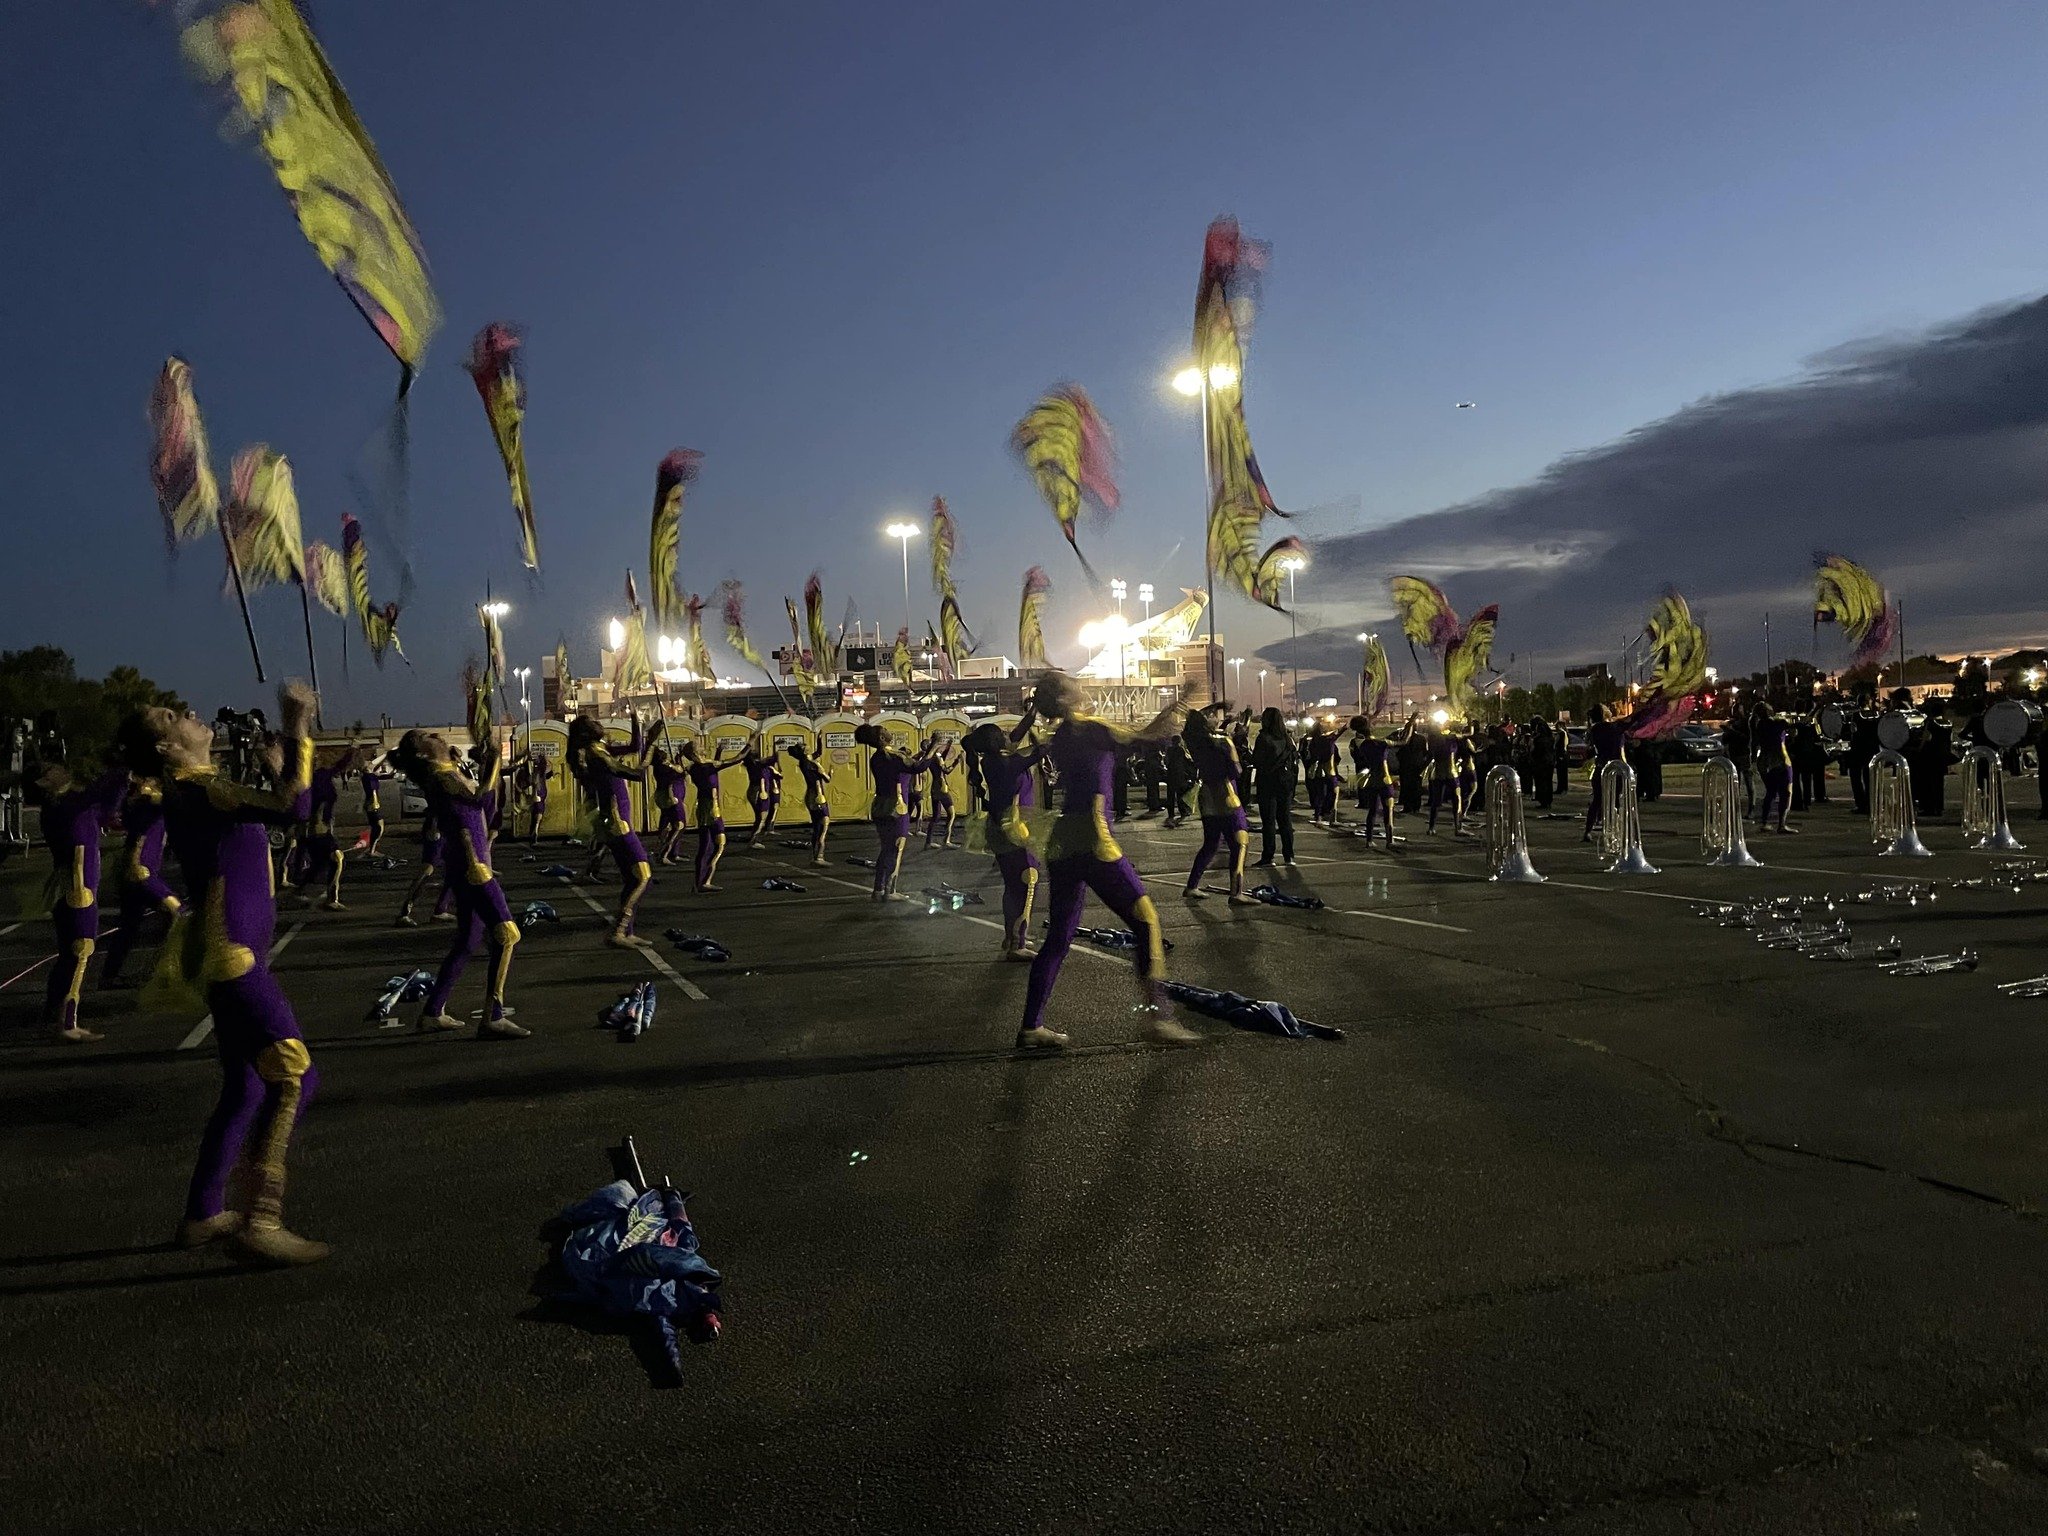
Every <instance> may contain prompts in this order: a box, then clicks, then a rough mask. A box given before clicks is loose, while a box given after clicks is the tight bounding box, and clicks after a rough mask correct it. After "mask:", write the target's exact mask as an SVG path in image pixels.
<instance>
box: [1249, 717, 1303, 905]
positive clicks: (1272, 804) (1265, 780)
mask: <svg viewBox="0 0 2048 1536" xmlns="http://www.w3.org/2000/svg"><path fill="white" fill-rule="evenodd" d="M1300 776H1301V758H1300V755H1299V754H1298V753H1297V752H1296V751H1295V749H1294V738H1293V737H1291V736H1289V735H1288V734H1287V726H1286V723H1285V722H1284V721H1283V720H1282V719H1281V718H1280V711H1279V710H1277V709H1269V710H1267V711H1266V712H1265V713H1264V714H1262V715H1260V716H1259V735H1258V740H1256V741H1254V742H1253V743H1252V783H1253V784H1254V785H1255V786H1256V787H1257V789H1258V796H1259V835H1260V838H1261V843H1260V850H1259V863H1260V864H1261V865H1262V866H1263V865H1270V864H1271V863H1272V862H1273V844H1274V840H1275V839H1276V838H1277V839H1278V840H1279V844H1280V856H1281V857H1282V858H1283V859H1285V860H1286V861H1287V862H1288V863H1289V864H1292V863H1293V862H1294V786H1295V782H1296V780H1297V779H1299V778H1300Z"/></svg>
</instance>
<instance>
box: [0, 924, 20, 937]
mask: <svg viewBox="0 0 2048 1536" xmlns="http://www.w3.org/2000/svg"><path fill="white" fill-rule="evenodd" d="M20 926H21V924H20V923H9V924H8V925H7V926H6V927H5V928H0V939H4V938H6V937H7V935H9V934H10V933H12V932H14V930H15V929H17V928H19V927H20Z"/></svg>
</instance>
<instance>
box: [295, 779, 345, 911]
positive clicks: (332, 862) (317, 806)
mask: <svg viewBox="0 0 2048 1536" xmlns="http://www.w3.org/2000/svg"><path fill="white" fill-rule="evenodd" d="M334 779H335V775H334V770H333V769H332V768H315V769H314V770H313V780H312V783H311V785H310V786H309V787H308V789H307V791H306V830H305V833H304V835H303V836H302V837H301V838H300V840H299V858H300V860H301V863H300V866H299V878H298V885H299V886H300V887H301V888H303V887H305V886H308V885H311V884H312V883H313V882H314V881H315V880H322V881H325V882H326V884H327V900H328V902H329V903H330V904H331V905H334V906H339V905H340V904H341V844H340V843H338V842H336V841H335V839H334V809H335V806H336V804H337V802H338V801H339V799H340V793H341V792H340V786H339V785H337V784H336V783H335V781H334Z"/></svg>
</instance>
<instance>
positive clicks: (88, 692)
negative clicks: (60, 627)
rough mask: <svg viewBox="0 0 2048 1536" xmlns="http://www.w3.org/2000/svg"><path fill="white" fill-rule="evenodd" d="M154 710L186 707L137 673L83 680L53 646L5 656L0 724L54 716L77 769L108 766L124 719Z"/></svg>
mask: <svg viewBox="0 0 2048 1536" xmlns="http://www.w3.org/2000/svg"><path fill="white" fill-rule="evenodd" d="M152 704H162V705H165V706H167V707H169V708H171V709H183V708H184V707H185V701H184V700H183V699H181V698H179V697H178V696H177V695H176V694H175V693H171V692H169V691H168V690H167V689H163V688H159V687H158V686H157V685H156V684H155V683H153V682H151V681H150V680H149V679H148V678H146V677H144V676H143V675H142V673H141V672H139V671H137V670H136V669H135V668H134V667H116V668H114V670H113V671H111V672H109V673H108V674H107V675H106V677H105V678H104V679H99V680H96V679H93V678H89V677H80V676H79V675H78V667H77V664H76V663H75V662H73V661H72V659H71V657H70V655H69V654H68V653H67V652H65V651H62V650H60V649H58V648H57V647H56V646H54V645H37V646H31V647H30V648H29V649H28V650H25V651H0V721H9V720H31V721H39V720H42V719H44V718H46V717H52V716H53V717H54V718H55V721H56V726H57V730H58V732H59V734H61V735H62V736H63V738H64V746H65V754H66V756H67V758H68V759H69V760H70V762H71V763H72V765H73V766H74V767H86V766H90V765H91V764H93V763H96V762H99V761H101V760H103V759H104V758H105V756H106V752H107V749H108V748H109V747H110V746H111V745H112V744H113V740H114V731H115V728H116V727H117V726H119V725H120V723H121V720H122V717H123V716H125V715H127V714H129V713H130V712H131V711H134V710H138V709H143V708H145V707H147V706H149V705H152Z"/></svg>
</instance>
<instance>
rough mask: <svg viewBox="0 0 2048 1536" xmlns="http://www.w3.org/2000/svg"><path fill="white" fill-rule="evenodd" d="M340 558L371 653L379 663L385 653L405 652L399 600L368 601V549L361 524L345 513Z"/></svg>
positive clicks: (350, 595)
mask: <svg viewBox="0 0 2048 1536" xmlns="http://www.w3.org/2000/svg"><path fill="white" fill-rule="evenodd" d="M341 558H342V563H343V564H344V565H346V566H347V567H348V592H349V600H350V602H352V603H353V604H354V605H355V610H356V618H357V619H358V620H360V621H361V623H362V626H363V638H364V639H365V640H367V641H368V642H369V645H370V655H371V656H372V657H374V658H375V660H376V662H377V665H378V666H380V667H381V666H383V665H384V653H385V652H386V651H387V650H390V651H396V652H397V653H398V654H399V656H400V657H403V656H404V655H405V647H403V646H401V645H400V644H399V643H398V604H396V603H385V604H384V605H383V606H382V607H378V606H377V605H375V604H373V603H372V602H371V601H370V550H369V546H368V545H367V544H365V543H364V542H363V525H362V524H361V523H359V522H357V521H356V520H355V519H354V518H353V517H350V516H349V515H348V514H347V513H343V514H342V519H341Z"/></svg>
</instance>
